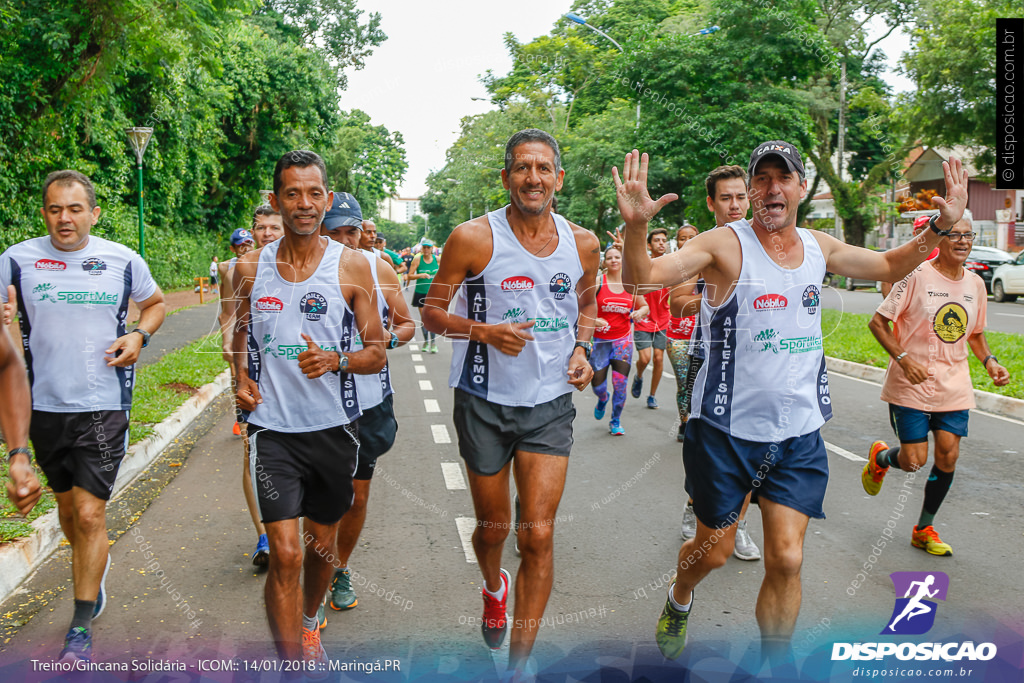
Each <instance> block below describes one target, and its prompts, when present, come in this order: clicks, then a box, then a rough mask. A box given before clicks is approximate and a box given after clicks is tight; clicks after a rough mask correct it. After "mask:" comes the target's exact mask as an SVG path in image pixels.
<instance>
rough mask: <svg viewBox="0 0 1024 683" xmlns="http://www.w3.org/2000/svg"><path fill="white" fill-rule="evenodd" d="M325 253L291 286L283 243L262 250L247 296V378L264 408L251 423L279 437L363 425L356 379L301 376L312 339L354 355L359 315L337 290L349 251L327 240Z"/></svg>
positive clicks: (249, 416) (345, 375) (260, 407)
mask: <svg viewBox="0 0 1024 683" xmlns="http://www.w3.org/2000/svg"><path fill="white" fill-rule="evenodd" d="M322 239H323V240H324V241H325V242H326V243H327V246H326V249H325V251H324V255H323V257H322V258H321V259H320V264H319V265H318V266H317V268H316V271H314V272H313V274H312V275H311V276H309V278H307V279H306V280H304V281H302V282H288V281H287V280H285V279H284V278H283V277H281V274H280V273H279V272H278V270H277V261H278V259H277V252H278V249H279V248H280V246H281V243H282V242H283V241H284V240H276V241H274V242H271V243H270V244H268V245H267V246H265V247H263V249H262V251H261V252H260V255H259V261H258V262H257V266H256V278H255V281H254V282H253V286H252V292H251V293H250V295H249V303H250V312H251V318H250V322H249V339H248V351H249V379H251V380H253V381H254V382H256V384H257V386H258V387H259V391H260V395H261V396H262V397H263V403H260V404H259V405H257V406H256V410H254V411H252V412H251V413H245V412H243V418H244V419H245V420H246V421H247V422H252V423H255V424H256V425H259V426H260V427H266V428H268V429H272V430H274V431H277V432H309V431H316V430H320V429H327V428H329V427H337V426H338V425H343V424H348V423H350V422H352V421H354V420H356V419H358V418H359V416H360V414H361V412H360V410H359V398H358V395H357V388H356V383H355V375H353V374H350V373H345V372H341V373H333V372H328V373H325V374H323V375H321V376H320V377H317V378H316V379H309V378H308V377H306V375H304V374H303V372H302V370H300V369H299V361H298V357H299V354H300V353H302V352H303V351H305V350H306V349H307V348H308V347H307V345H306V341H305V340H304V339H303V338H302V335H303V334H306V335H308V336H309V337H310V338H311V339H312V340H313V341H314V342H315V343H316V344H317V345H319V346H320V348H322V349H325V350H327V351H337V352H339V353H341V352H344V351H349V350H351V349H352V343H353V337H354V336H355V331H356V325H355V314H354V313H353V312H352V309H350V308H349V306H348V303H347V302H346V301H345V297H344V296H343V295H342V292H341V285H340V284H339V283H338V264H339V262H340V261H341V254H342V252H343V251H344V249H345V247H343V246H342V245H340V244H338V243H337V242H335V241H333V240H329V239H326V238H322Z"/></svg>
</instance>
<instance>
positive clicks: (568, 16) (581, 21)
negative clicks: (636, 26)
mask: <svg viewBox="0 0 1024 683" xmlns="http://www.w3.org/2000/svg"><path fill="white" fill-rule="evenodd" d="M562 16H563V17H565V18H566V19H568V20H569V21H573V22H576V23H577V24H579V25H580V26H586V27H587V28H589V29H590V30H591V31H593V32H594V33H596V34H598V35H599V36H602V37H604V38H607V39H608V40H609V41H611V44H612V45H614V46H615V47H617V48H618V49H619V52H621V53H623V54H625V53H626V51H625V50H623V49H622V46H621V45H619V44H618V43H617V42H615V39H614V38H612V37H611V36H610V35H608V34H607V33H605V32H604V31H602V30H601V29H599V28H597V27H596V26H594V25H592V24H588V23H587V20H586V19H584V18H583V17H581V16H580V15H578V14H575V13H574V12H566V13H565V14H563V15H562ZM718 30H720V29H719V27H718V26H708V27H707V28H702V29H701V30H699V31H697V32H696V33H692V34H690V35H694V36H708V35H711V34H712V33H715V32H716V31H718ZM636 127H637V128H639V127H640V102H639V100H638V101H637V103H636Z"/></svg>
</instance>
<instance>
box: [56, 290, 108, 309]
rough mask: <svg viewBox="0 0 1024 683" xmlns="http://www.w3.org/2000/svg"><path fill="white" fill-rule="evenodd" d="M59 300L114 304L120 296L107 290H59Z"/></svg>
mask: <svg viewBox="0 0 1024 683" xmlns="http://www.w3.org/2000/svg"><path fill="white" fill-rule="evenodd" d="M57 301H63V302H65V303H69V304H100V305H106V306H114V305H116V304H117V301H118V296H117V295H116V294H109V293H107V292H57Z"/></svg>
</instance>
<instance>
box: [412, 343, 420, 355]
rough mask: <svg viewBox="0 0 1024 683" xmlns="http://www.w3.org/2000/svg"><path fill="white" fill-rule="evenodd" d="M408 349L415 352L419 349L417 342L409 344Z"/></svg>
mask: <svg viewBox="0 0 1024 683" xmlns="http://www.w3.org/2000/svg"><path fill="white" fill-rule="evenodd" d="M409 350H410V351H412V352H413V353H415V352H416V351H419V350H420V347H419V345H418V344H409Z"/></svg>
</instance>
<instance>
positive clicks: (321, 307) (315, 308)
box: [299, 292, 327, 322]
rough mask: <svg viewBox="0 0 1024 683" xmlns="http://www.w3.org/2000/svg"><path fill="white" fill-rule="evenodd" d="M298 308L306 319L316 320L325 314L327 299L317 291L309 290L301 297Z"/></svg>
mask: <svg viewBox="0 0 1024 683" xmlns="http://www.w3.org/2000/svg"><path fill="white" fill-rule="evenodd" d="M299 310H301V311H302V312H303V313H304V314H305V315H306V320H312V321H314V322H316V321H317V320H320V318H321V317H323V316H324V315H326V314H327V299H325V298H324V296H323V294H320V293H319V292H309V293H307V294H306V295H305V296H303V297H302V303H301V304H300V305H299Z"/></svg>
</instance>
